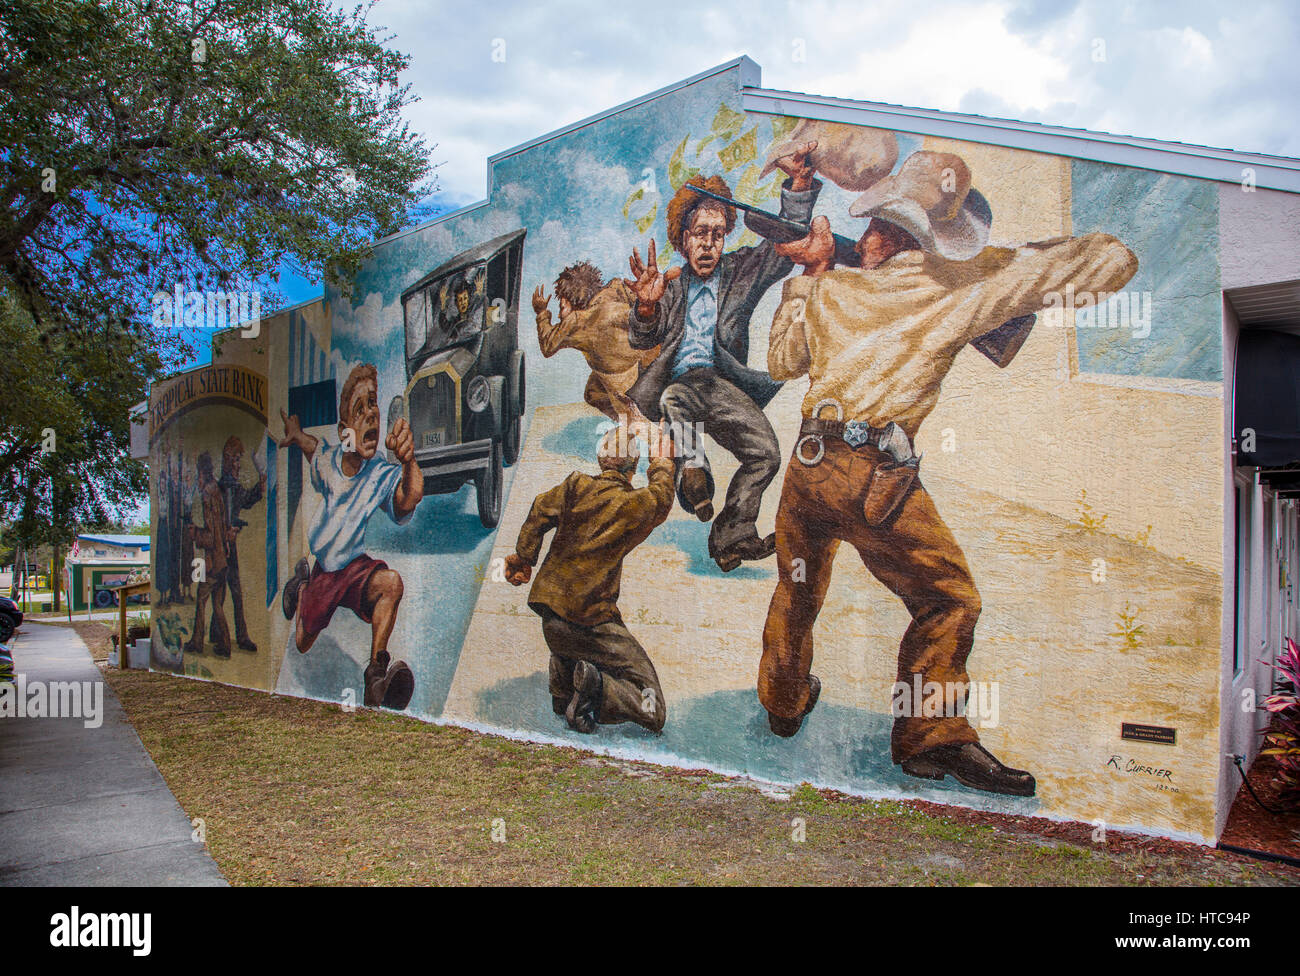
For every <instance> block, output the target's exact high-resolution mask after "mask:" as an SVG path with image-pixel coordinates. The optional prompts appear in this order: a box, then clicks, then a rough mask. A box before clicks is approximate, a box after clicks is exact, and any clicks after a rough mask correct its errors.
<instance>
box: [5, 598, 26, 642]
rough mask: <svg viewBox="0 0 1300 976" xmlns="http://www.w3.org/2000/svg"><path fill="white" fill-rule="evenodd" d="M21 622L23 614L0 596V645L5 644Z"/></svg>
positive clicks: (9, 601) (9, 600) (14, 605)
mask: <svg viewBox="0 0 1300 976" xmlns="http://www.w3.org/2000/svg"><path fill="white" fill-rule="evenodd" d="M22 622H23V612H22V610H20V609H19V607H18V604H16V603H14V601H13V600H11V599H9V597H7V596H0V644H7V643H8V642H9V638H10V637H12V636H13V635H14V631H15V630H17V629H18V628H19V626H21V624H22Z"/></svg>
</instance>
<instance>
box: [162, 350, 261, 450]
mask: <svg viewBox="0 0 1300 976" xmlns="http://www.w3.org/2000/svg"><path fill="white" fill-rule="evenodd" d="M222 404H224V405H226V406H231V407H236V408H238V409H240V410H243V411H244V412H245V413H248V414H251V415H252V416H253V417H254V418H256V419H257V421H258V423H261V424H265V423H266V377H265V376H263V375H262V374H261V373H257V372H254V371H253V370H251V369H248V368H247V367H245V366H228V365H227V366H208V367H206V368H204V369H197V370H194V371H193V372H189V373H185V374H183V375H181V376H178V377H176V378H175V379H174V380H172V381H171V382H170V383H168V384H166V385H165V386H163V387H162V389H160V390H158V391H157V392H156V393H155V394H154V402H153V405H152V406H151V407H150V408H149V431H150V432H149V440H150V443H152V442H153V441H154V440H155V439H157V437H158V435H159V434H161V433H162V432H163V431H164V430H166V429H167V427H168V425H170V424H171V423H172V422H173V421H175V420H176V419H177V418H178V417H180V416H182V415H183V414H185V413H187V412H189V411H190V410H193V409H194V408H195V407H200V406H204V407H208V406H218V405H222Z"/></svg>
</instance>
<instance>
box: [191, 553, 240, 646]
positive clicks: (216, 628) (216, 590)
mask: <svg viewBox="0 0 1300 976" xmlns="http://www.w3.org/2000/svg"><path fill="white" fill-rule="evenodd" d="M226 572H227V571H226V570H225V569H219V570H217V571H216V572H215V573H213V574H212V575H210V576H208V577H207V579H206V580H205V581H204V582H202V583H200V584H199V591H198V596H197V598H196V599H195V601H194V630H193V631H192V632H191V633H190V639H189V642H188V643H187V645H186V649H188V650H192V651H194V652H195V653H202V651H203V611H204V610H205V609H206V606H207V602H208V598H209V597H211V598H212V627H213V633H212V635H211V636H212V643H213V644H215V645H216V646H217V647H219V648H221V649H223V650H224V651H226V653H229V652H230V626H229V624H227V623H226V611H225V603H226Z"/></svg>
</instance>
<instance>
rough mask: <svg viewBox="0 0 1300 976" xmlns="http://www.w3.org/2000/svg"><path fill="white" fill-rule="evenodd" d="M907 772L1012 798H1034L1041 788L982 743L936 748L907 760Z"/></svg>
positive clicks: (905, 762) (1028, 774)
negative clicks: (948, 779)
mask: <svg viewBox="0 0 1300 976" xmlns="http://www.w3.org/2000/svg"><path fill="white" fill-rule="evenodd" d="M901 765H902V767H903V772H905V773H907V775H909V776H916V777H919V778H921V779H943V778H944V776H951V777H952V778H953V779H955V780H956V781H957V782H958V783H961V784H962V785H963V786H969V787H970V788H971V789H973V790H984V791H986V792H988V793H1005V794H1007V795H1008V796H1033V795H1034V790H1035V789H1037V784H1036V783H1035V782H1034V777H1033V776H1032V775H1031V774H1030V773H1027V772H1025V771H1024V770H1023V769H1012V768H1011V767H1010V766H1004V765H1003V764H1002V763H1001V762H999V761H998V759H997V757H996V756H994V755H993V753H991V752H989V751H988V750H987V749H985V748H984V747H983V746H982V745H980V744H979V743H978V742H967V743H966V744H965V745H960V746H936V747H935V748H933V749H927V750H926V751H925V752H923V753H921V754H920V755H919V756H913V757H912V758H911V759H904V760H903V762H902V763H901Z"/></svg>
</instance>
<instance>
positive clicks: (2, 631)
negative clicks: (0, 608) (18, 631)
mask: <svg viewBox="0 0 1300 976" xmlns="http://www.w3.org/2000/svg"><path fill="white" fill-rule="evenodd" d="M13 635H14V618H13V617H11V616H9V615H8V614H7V613H0V644H8V643H9V638H10V637H12V636H13Z"/></svg>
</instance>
